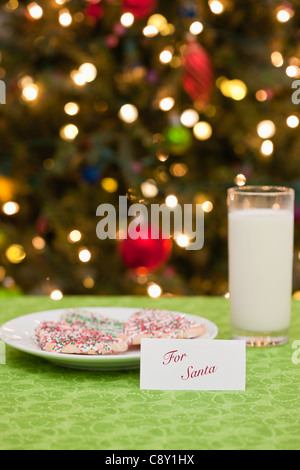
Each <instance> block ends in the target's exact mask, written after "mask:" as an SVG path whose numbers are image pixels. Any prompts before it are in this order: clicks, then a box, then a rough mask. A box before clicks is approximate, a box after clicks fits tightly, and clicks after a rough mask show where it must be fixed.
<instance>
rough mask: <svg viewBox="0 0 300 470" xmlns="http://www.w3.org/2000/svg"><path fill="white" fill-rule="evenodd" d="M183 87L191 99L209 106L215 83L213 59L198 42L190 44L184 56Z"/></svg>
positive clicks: (199, 105)
mask: <svg viewBox="0 0 300 470" xmlns="http://www.w3.org/2000/svg"><path fill="white" fill-rule="evenodd" d="M183 69H184V74H183V78H182V86H183V88H184V90H185V92H186V93H187V94H188V95H189V97H190V98H191V99H192V100H193V101H194V102H195V103H196V104H197V108H198V109H199V108H204V107H205V106H207V104H209V102H210V98H211V94H212V90H213V81H214V71H213V66H212V62H211V59H210V57H209V55H208V54H207V52H206V51H205V49H204V48H203V47H202V46H200V44H198V42H197V41H194V40H193V41H190V42H188V44H187V46H186V49H185V52H184V55H183Z"/></svg>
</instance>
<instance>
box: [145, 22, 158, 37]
mask: <svg viewBox="0 0 300 470" xmlns="http://www.w3.org/2000/svg"><path fill="white" fill-rule="evenodd" d="M157 34H158V29H157V28H156V26H154V25H152V24H149V25H147V26H145V27H144V29H143V35H144V36H146V37H147V38H153V37H154V36H156V35H157Z"/></svg>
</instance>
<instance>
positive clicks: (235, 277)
mask: <svg viewBox="0 0 300 470" xmlns="http://www.w3.org/2000/svg"><path fill="white" fill-rule="evenodd" d="M227 205H228V251H229V293H230V309H231V334H232V338H233V339H244V340H245V341H246V344H247V345H248V346H273V345H278V344H284V343H286V342H287V341H288V339H289V328H290V316H291V298H292V271H293V245H294V190H293V189H291V188H284V187H274V186H243V187H234V188H230V189H229V190H228V195H227Z"/></svg>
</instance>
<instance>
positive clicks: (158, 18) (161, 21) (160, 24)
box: [143, 13, 175, 36]
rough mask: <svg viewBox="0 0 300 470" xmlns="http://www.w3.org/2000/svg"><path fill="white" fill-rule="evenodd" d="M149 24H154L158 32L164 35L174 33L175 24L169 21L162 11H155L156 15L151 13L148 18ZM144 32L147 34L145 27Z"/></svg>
mask: <svg viewBox="0 0 300 470" xmlns="http://www.w3.org/2000/svg"><path fill="white" fill-rule="evenodd" d="M147 26H152V27H153V26H154V28H155V29H156V30H157V33H159V34H161V35H162V36H167V35H169V34H173V32H174V30H175V28H174V25H172V24H170V23H168V20H167V18H166V17H165V16H163V15H161V14H160V13H155V14H154V15H151V16H150V17H149V18H148V21H147ZM153 31H154V30H153ZM143 32H144V34H145V28H144V30H143Z"/></svg>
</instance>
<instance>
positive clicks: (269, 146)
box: [260, 139, 274, 157]
mask: <svg viewBox="0 0 300 470" xmlns="http://www.w3.org/2000/svg"><path fill="white" fill-rule="evenodd" d="M273 150H274V145H273V142H272V141H271V140H269V139H267V140H264V141H263V142H262V144H261V146H260V153H261V154H262V155H264V156H265V157H269V156H270V155H272V153H273Z"/></svg>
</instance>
